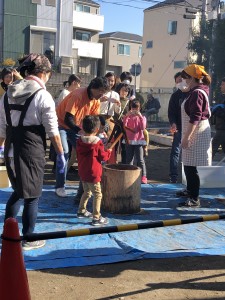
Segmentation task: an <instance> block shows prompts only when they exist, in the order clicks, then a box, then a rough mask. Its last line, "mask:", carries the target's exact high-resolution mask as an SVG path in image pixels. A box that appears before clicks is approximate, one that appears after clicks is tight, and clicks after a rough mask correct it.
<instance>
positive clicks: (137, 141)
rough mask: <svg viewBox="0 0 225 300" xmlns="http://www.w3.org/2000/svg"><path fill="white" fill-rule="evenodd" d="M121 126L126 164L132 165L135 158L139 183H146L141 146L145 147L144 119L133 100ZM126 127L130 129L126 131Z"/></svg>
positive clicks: (136, 102)
mask: <svg viewBox="0 0 225 300" xmlns="http://www.w3.org/2000/svg"><path fill="white" fill-rule="evenodd" d="M123 125H124V128H125V130H126V134H127V139H128V141H129V143H128V144H126V163H127V164H129V165H133V162H134V157H135V158H136V161H137V165H138V166H139V167H140V168H141V170H142V179H141V183H143V184H146V183H147V177H146V165H145V160H144V150H143V146H145V145H146V140H145V137H144V133H143V131H144V130H145V128H146V118H145V117H144V116H142V114H141V113H140V102H139V101H137V100H133V101H132V102H131V110H130V111H129V112H128V113H127V115H126V116H125V117H124V118H123ZM126 127H128V128H130V129H131V130H129V129H126Z"/></svg>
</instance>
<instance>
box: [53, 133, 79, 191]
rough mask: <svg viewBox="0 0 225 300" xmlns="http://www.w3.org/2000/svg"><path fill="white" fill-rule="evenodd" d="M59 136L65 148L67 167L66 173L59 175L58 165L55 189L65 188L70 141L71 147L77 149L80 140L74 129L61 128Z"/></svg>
mask: <svg viewBox="0 0 225 300" xmlns="http://www.w3.org/2000/svg"><path fill="white" fill-rule="evenodd" d="M59 134H60V138H61V142H62V146H63V151H64V156H65V160H66V167H65V171H64V173H59V169H58V166H57V163H56V185H55V188H56V189H57V188H63V187H64V186H65V182H66V174H67V164H68V160H69V145H68V140H69V141H70V143H71V145H72V146H73V147H74V148H75V147H76V140H77V139H78V137H79V136H78V135H77V134H76V133H75V132H74V131H73V130H72V129H64V128H62V127H60V128H59Z"/></svg>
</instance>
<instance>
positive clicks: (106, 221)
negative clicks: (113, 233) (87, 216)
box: [92, 216, 109, 226]
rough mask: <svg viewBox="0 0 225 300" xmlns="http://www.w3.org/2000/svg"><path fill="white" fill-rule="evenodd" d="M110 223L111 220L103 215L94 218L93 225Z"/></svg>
mask: <svg viewBox="0 0 225 300" xmlns="http://www.w3.org/2000/svg"><path fill="white" fill-rule="evenodd" d="M108 223H109V220H108V219H107V218H103V217H102V216H101V217H100V218H99V219H95V218H93V220H92V225H93V226H101V225H106V224H108Z"/></svg>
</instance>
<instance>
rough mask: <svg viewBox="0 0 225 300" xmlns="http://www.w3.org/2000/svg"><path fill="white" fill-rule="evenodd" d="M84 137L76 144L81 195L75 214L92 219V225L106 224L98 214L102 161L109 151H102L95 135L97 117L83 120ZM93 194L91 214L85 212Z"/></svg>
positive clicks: (105, 219) (97, 123)
mask: <svg viewBox="0 0 225 300" xmlns="http://www.w3.org/2000/svg"><path fill="white" fill-rule="evenodd" d="M82 127H83V131H84V135H82V136H81V137H80V139H79V140H78V141H77V143H76V151H77V161H78V173H79V176H80V178H81V182H82V185H83V189H84V192H83V195H82V197H81V199H80V205H79V208H78V212H77V217H78V218H93V219H92V225H94V226H98V225H105V224H108V219H107V218H103V217H102V216H101V213H100V207H101V201H102V191H101V183H100V182H101V176H102V164H101V163H102V161H107V160H108V159H109V158H110V155H111V152H112V150H111V149H108V150H104V145H103V143H102V141H101V139H100V138H99V137H97V136H96V135H97V134H98V132H99V128H100V120H99V117H97V116H86V117H84V119H83V126H82ZM92 194H93V213H90V212H89V211H87V209H86V207H87V203H88V200H89V198H90V197H91V195H92Z"/></svg>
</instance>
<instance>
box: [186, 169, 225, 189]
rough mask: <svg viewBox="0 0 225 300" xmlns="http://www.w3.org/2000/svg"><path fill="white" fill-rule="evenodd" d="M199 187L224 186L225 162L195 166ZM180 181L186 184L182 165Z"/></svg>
mask: <svg viewBox="0 0 225 300" xmlns="http://www.w3.org/2000/svg"><path fill="white" fill-rule="evenodd" d="M197 169H198V174H199V177H200V187H201V188H225V164H221V165H219V166H216V165H215V166H207V167H197ZM182 183H183V184H184V185H186V184H187V182H186V177H185V174H184V168H183V165H182Z"/></svg>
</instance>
